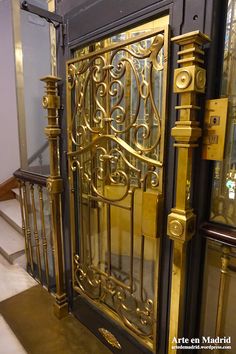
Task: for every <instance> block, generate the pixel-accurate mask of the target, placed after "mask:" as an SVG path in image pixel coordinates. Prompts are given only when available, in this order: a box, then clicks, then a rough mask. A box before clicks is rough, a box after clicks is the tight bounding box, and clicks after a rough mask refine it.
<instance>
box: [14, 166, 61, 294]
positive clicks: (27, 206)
mask: <svg viewBox="0 0 236 354" xmlns="http://www.w3.org/2000/svg"><path fill="white" fill-rule="evenodd" d="M14 176H15V177H16V178H17V180H18V181H19V189H20V206H21V217H22V231H23V235H24V238H25V254H26V262H27V271H28V272H29V273H30V274H31V275H32V276H33V277H34V278H35V279H36V280H38V281H39V282H40V283H41V284H42V285H43V286H45V287H46V288H47V289H48V290H49V291H52V292H55V284H56V282H55V262H54V247H53V240H52V224H51V213H50V202H49V194H48V190H47V187H46V185H47V177H46V176H40V175H36V174H34V173H30V172H27V171H22V170H20V169H19V170H17V171H16V172H15V173H14Z"/></svg>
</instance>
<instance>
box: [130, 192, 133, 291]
mask: <svg viewBox="0 0 236 354" xmlns="http://www.w3.org/2000/svg"><path fill="white" fill-rule="evenodd" d="M133 284H134V191H132V194H131V210H130V292H131V293H133Z"/></svg>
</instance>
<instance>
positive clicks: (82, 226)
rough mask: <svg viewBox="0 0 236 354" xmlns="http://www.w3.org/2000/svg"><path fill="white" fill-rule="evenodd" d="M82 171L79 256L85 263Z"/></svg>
mask: <svg viewBox="0 0 236 354" xmlns="http://www.w3.org/2000/svg"><path fill="white" fill-rule="evenodd" d="M80 172H81V171H79V173H78V179H79V191H78V193H79V220H80V235H79V248H80V250H79V254H80V262H81V263H84V262H85V260H86V254H85V244H86V243H85V239H84V238H85V235H84V220H83V189H82V188H83V186H82V178H81V174H80Z"/></svg>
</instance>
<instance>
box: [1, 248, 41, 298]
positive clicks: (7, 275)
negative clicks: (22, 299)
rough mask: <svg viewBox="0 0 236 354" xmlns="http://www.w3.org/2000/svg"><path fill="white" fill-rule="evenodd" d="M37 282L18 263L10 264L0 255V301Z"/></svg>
mask: <svg viewBox="0 0 236 354" xmlns="http://www.w3.org/2000/svg"><path fill="white" fill-rule="evenodd" d="M37 284H38V283H37V282H36V281H35V280H34V279H33V278H32V277H31V276H30V275H29V274H28V273H27V272H26V271H25V270H24V269H23V268H22V267H21V266H19V265H18V264H10V263H8V261H7V260H5V258H4V257H3V256H2V255H0V301H3V300H5V299H8V298H9V297H12V296H14V295H16V294H19V293H20V292H22V291H24V290H26V289H29V288H31V287H32V286H34V285H37Z"/></svg>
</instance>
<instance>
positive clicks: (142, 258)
mask: <svg viewBox="0 0 236 354" xmlns="http://www.w3.org/2000/svg"><path fill="white" fill-rule="evenodd" d="M144 247H145V237H144V236H143V235H142V236H141V255H140V256H141V257H140V258H141V259H140V300H141V301H142V302H143V301H144V299H143V275H144Z"/></svg>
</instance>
